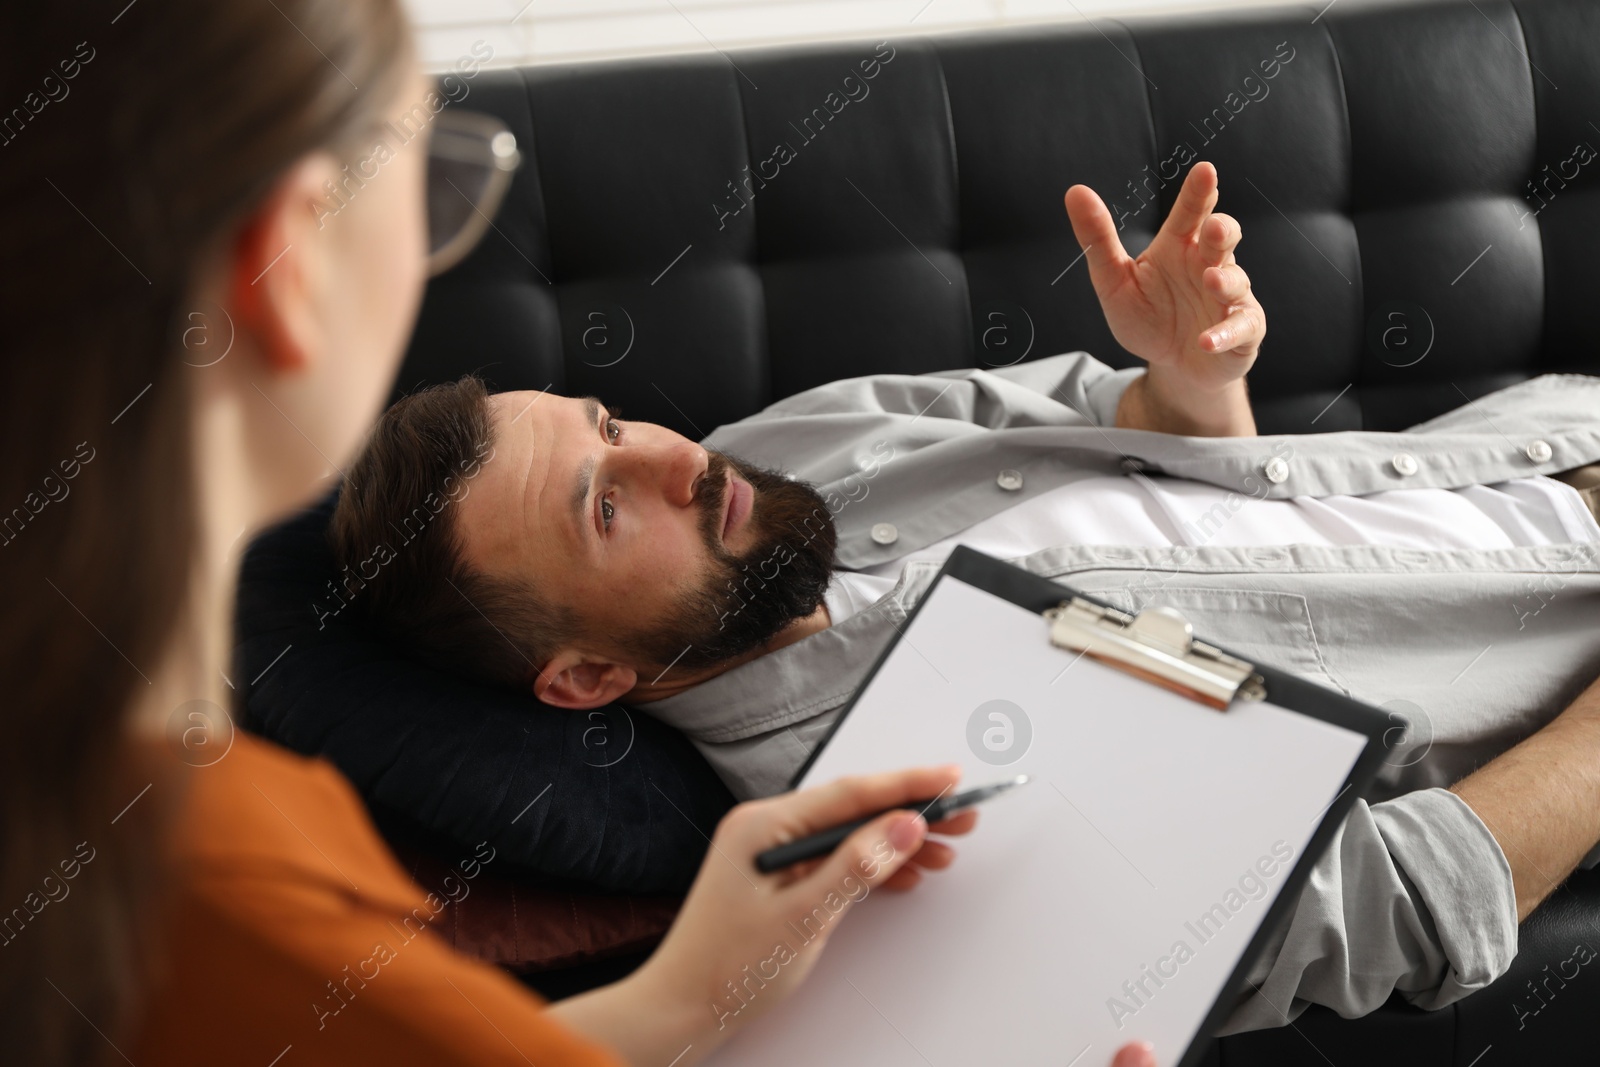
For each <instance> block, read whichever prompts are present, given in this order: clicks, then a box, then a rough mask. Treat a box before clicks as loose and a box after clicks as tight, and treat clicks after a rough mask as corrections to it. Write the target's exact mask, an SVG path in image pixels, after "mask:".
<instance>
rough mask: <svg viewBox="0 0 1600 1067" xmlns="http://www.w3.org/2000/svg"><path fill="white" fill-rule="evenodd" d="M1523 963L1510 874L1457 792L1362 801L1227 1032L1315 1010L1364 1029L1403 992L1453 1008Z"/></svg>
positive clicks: (1254, 972)
mask: <svg viewBox="0 0 1600 1067" xmlns="http://www.w3.org/2000/svg"><path fill="white" fill-rule="evenodd" d="M1516 952H1517V902H1516V893H1515V891H1514V889H1513V887H1512V882H1511V867H1510V865H1509V864H1508V863H1507V862H1506V858H1505V855H1504V854H1503V853H1502V852H1501V851H1500V845H1499V843H1498V842H1496V841H1495V839H1494V836H1493V835H1492V834H1490V833H1489V830H1488V828H1487V827H1486V826H1484V824H1483V821H1482V820H1481V819H1479V818H1478V816H1477V815H1476V813H1474V812H1473V810H1472V809H1471V808H1470V807H1468V806H1467V803H1466V801H1464V800H1462V799H1461V798H1460V797H1458V796H1456V795H1455V794H1454V793H1452V792H1450V791H1449V790H1446V789H1424V790H1419V791H1417V792H1415V793H1408V794H1406V795H1405V796H1402V797H1397V798H1395V799H1394V800H1389V801H1385V802H1383V803H1381V804H1374V805H1371V806H1370V807H1369V806H1368V805H1367V804H1366V803H1365V802H1364V801H1358V802H1357V803H1356V805H1355V807H1354V808H1353V809H1352V810H1351V812H1350V815H1349V817H1348V818H1347V819H1346V820H1345V822H1344V825H1343V826H1342V827H1341V828H1340V830H1339V833H1338V834H1337V835H1336V836H1335V837H1334V839H1333V842H1332V844H1331V845H1330V846H1329V848H1328V851H1327V853H1326V854H1324V855H1323V857H1322V858H1321V860H1320V861H1318V862H1317V864H1316V865H1315V866H1314V867H1313V868H1312V872H1311V879H1310V881H1309V882H1308V883H1307V884H1306V886H1305V888H1304V889H1303V890H1302V891H1301V894H1300V900H1299V903H1298V904H1297V906H1296V908H1295V910H1294V912H1293V914H1292V915H1291V917H1290V919H1289V921H1288V922H1287V924H1286V925H1285V926H1284V927H1283V928H1282V929H1281V930H1279V931H1277V932H1275V934H1274V935H1273V938H1272V940H1271V941H1270V942H1269V944H1268V946H1267V950H1266V952H1264V953H1263V954H1262V957H1261V958H1260V959H1259V960H1258V961H1257V962H1256V964H1255V966H1254V967H1252V969H1251V972H1250V975H1249V984H1248V985H1247V986H1246V990H1245V992H1246V995H1245V997H1244V999H1243V1000H1241V1002H1240V1004H1239V1006H1238V1007H1237V1008H1236V1009H1235V1011H1234V1013H1233V1015H1232V1016H1231V1017H1230V1018H1229V1019H1228V1021H1227V1023H1226V1024H1225V1025H1224V1026H1223V1027H1222V1029H1221V1030H1220V1031H1219V1033H1222V1034H1231V1033H1238V1032H1239V1031H1242V1030H1259V1029H1263V1028H1266V1027H1271V1026H1283V1025H1285V1024H1286V1023H1288V1022H1289V1021H1290V1020H1292V1019H1294V1018H1295V1017H1296V1016H1298V1015H1299V1014H1300V1013H1301V1012H1302V1011H1304V1010H1305V1009H1306V1007H1307V1006H1308V1005H1311V1004H1322V1005H1325V1006H1327V1007H1329V1008H1332V1009H1333V1010H1334V1011H1336V1012H1338V1013H1339V1014H1340V1015H1342V1016H1344V1017H1345V1018H1354V1017H1356V1016H1360V1015H1365V1014H1366V1013H1368V1012H1370V1011H1373V1010H1374V1009H1376V1008H1378V1007H1379V1006H1380V1005H1382V1004H1383V1003H1384V1002H1385V1001H1386V1000H1388V999H1389V997H1390V996H1391V995H1392V994H1393V993H1394V992H1396V991H1398V992H1399V993H1401V994H1402V995H1403V996H1404V997H1405V998H1406V1000H1408V1001H1409V1002H1411V1003H1412V1004H1415V1005H1416V1006H1418V1007H1420V1008H1427V1009H1434V1008H1442V1007H1444V1006H1445V1005H1447V1004H1451V1003H1453V1002H1455V1001H1457V1000H1460V999H1461V998H1462V997H1464V996H1466V995H1467V994H1468V993H1471V992H1473V991H1474V990H1476V989H1481V988H1483V987H1484V986H1486V985H1488V984H1489V983H1490V982H1492V981H1494V980H1495V979H1496V978H1497V977H1499V976H1500V975H1501V974H1503V973H1504V972H1505V970H1506V969H1507V968H1508V967H1509V966H1510V964H1511V960H1512V958H1513V957H1514V956H1515V955H1516Z"/></svg>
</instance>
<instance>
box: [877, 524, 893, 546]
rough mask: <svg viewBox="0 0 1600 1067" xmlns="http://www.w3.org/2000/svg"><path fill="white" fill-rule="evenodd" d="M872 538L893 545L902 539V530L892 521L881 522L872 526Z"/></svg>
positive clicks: (882, 543)
mask: <svg viewBox="0 0 1600 1067" xmlns="http://www.w3.org/2000/svg"><path fill="white" fill-rule="evenodd" d="M872 539H873V540H874V541H876V542H878V544H880V545H892V544H894V543H895V542H896V541H898V540H899V539H900V531H899V530H896V529H895V528H894V523H892V522H880V523H878V524H877V525H876V526H874V527H873V528H872Z"/></svg>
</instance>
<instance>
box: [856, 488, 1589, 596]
mask: <svg viewBox="0 0 1600 1067" xmlns="http://www.w3.org/2000/svg"><path fill="white" fill-rule="evenodd" d="M1229 497H1232V499H1233V504H1234V505H1235V509H1234V510H1229V507H1228V503H1227V502H1228V499H1229ZM1571 542H1600V525H1597V524H1596V523H1595V520H1594V516H1593V515H1591V514H1590V513H1589V509H1588V507H1587V506H1585V504H1584V502H1583V498H1582V497H1580V496H1579V495H1578V491H1577V490H1576V489H1574V488H1572V487H1571V486H1569V485H1567V484H1565V483H1564V482H1558V481H1556V480H1554V479H1553V478H1546V477H1544V476H1542V475H1539V476H1535V477H1531V478H1518V479H1516V480H1514V481H1509V482H1500V483H1498V484H1496V485H1470V486H1465V487H1463V488H1460V489H1391V490H1388V491H1386V492H1382V493H1371V494H1368V495H1366V496H1325V497H1291V498H1289V499H1286V500H1258V499H1254V498H1251V497H1247V496H1243V495H1241V494H1239V493H1234V492H1230V491H1229V490H1227V489H1222V488H1219V487H1217V486H1214V485H1207V484H1205V483H1203V482H1192V481H1187V480H1184V479H1180V478H1161V477H1154V478H1152V477H1131V478H1130V477H1096V478H1086V479H1083V480H1081V481H1076V482H1072V483H1070V484H1068V485H1063V486H1059V487H1058V488H1055V489H1051V490H1049V491H1047V492H1044V493H1040V494H1039V495H1038V496H1035V497H1033V498H1032V499H1029V500H1025V501H1023V502H1021V503H1019V504H1017V505H1016V506H1014V507H1010V508H1007V509H1006V510H1004V511H1002V512H1000V513H999V514H996V515H992V516H990V517H989V518H987V519H985V520H983V521H982V522H979V523H976V524H974V525H972V526H970V527H968V528H967V529H965V530H963V531H961V532H960V533H959V534H956V535H955V536H953V537H947V538H945V539H944V540H943V541H939V542H937V543H935V544H932V545H929V546H928V547H926V548H923V549H919V550H918V551H916V552H910V553H907V554H906V555H904V556H901V557H900V558H899V559H896V560H893V561H891V562H889V563H884V564H880V565H879V566H876V567H873V568H870V569H869V570H865V571H835V572H834V576H833V581H832V583H831V584H830V585H829V586H828V592H827V597H826V599H827V605H828V614H829V616H830V617H831V618H832V620H833V622H834V623H835V624H838V623H840V622H843V621H844V620H845V619H847V618H849V617H850V616H851V615H854V614H855V613H856V612H858V611H860V610H862V609H863V608H866V607H869V606H870V605H871V604H873V603H874V602H875V601H877V600H878V598H880V597H882V596H883V595H884V594H885V593H887V592H888V591H889V590H890V589H892V588H894V584H895V582H896V581H898V580H899V578H900V571H901V569H902V568H903V567H904V566H905V565H906V564H907V563H910V562H912V561H913V560H929V559H931V560H938V561H941V562H942V561H943V560H944V558H945V557H946V556H948V555H949V554H950V552H951V550H952V549H954V548H955V546H956V545H958V544H964V545H968V546H970V547H972V548H975V549H977V550H978V551H980V552H984V553H987V554H988V555H991V556H996V557H998V558H1000V559H1014V558H1016V557H1019V556H1026V555H1029V554H1030V553H1033V552H1038V551H1040V550H1041V549H1045V548H1053V547H1055V546H1056V545H1067V544H1080V545H1131V546H1136V547H1141V548H1165V547H1173V546H1177V545H1189V546H1194V547H1199V546H1201V545H1218V546H1228V547H1241V546H1256V545H1292V544H1302V545H1328V546H1346V545H1381V546H1385V547H1394V548H1422V549H1434V550H1447V549H1488V548H1518V547H1526V546H1532V545H1550V544H1566V543H1571Z"/></svg>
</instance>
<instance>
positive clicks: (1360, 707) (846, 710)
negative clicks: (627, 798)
mask: <svg viewBox="0 0 1600 1067" xmlns="http://www.w3.org/2000/svg"><path fill="white" fill-rule="evenodd" d="M946 578H954V579H957V580H959V581H962V582H965V583H966V584H968V585H971V586H974V587H976V588H978V589H982V590H984V591H986V592H989V593H992V594H994V595H995V596H998V597H1000V598H1001V599H1003V600H1007V601H1009V602H1011V603H1012V604H1015V605H1017V606H1018V607H1021V608H1025V609H1027V610H1028V611H1031V612H1034V613H1036V614H1040V615H1043V614H1044V613H1046V612H1047V611H1050V610H1051V609H1054V608H1058V607H1059V606H1061V605H1062V604H1063V602H1067V601H1070V600H1072V599H1073V598H1077V599H1078V600H1080V601H1084V602H1087V603H1090V604H1094V605H1097V606H1099V607H1100V608H1103V609H1109V610H1110V611H1112V612H1113V613H1116V609H1115V608H1114V607H1113V606H1112V605H1109V604H1106V603H1105V602H1104V601H1099V600H1096V599H1095V598H1093V597H1089V596H1086V595H1085V594H1083V593H1080V592H1078V591H1077V590H1074V589H1073V588H1072V587H1071V586H1069V585H1065V584H1063V583H1059V582H1056V581H1053V580H1051V579H1049V578H1044V577H1041V576H1039V575H1037V574H1033V573H1030V572H1028V571H1025V570H1023V569H1021V568H1020V567H1016V566H1013V565H1012V564H1009V563H1006V562H1004V561H1003V560H999V559H995V558H994V557H992V556H988V555H985V554H984V553H982V552H979V551H977V550H975V549H972V548H969V547H967V546H966V545H958V546H956V548H955V550H954V551H952V552H951V554H950V556H949V557H948V558H947V559H946V561H945V564H944V566H943V567H942V568H940V570H939V573H938V574H937V575H935V576H934V578H933V580H932V581H931V582H930V583H929V585H928V587H927V589H926V590H925V591H924V592H923V594H922V596H921V598H920V599H919V600H918V601H917V604H916V605H915V606H914V607H913V608H912V610H911V611H910V612H909V613H908V615H907V617H906V621H905V623H904V624H902V625H901V627H900V633H898V634H897V635H896V637H895V639H894V640H892V641H890V642H889V643H888V645H886V646H885V648H884V649H883V651H882V652H881V653H880V654H879V655H878V658H877V659H876V660H875V661H874V662H873V664H872V667H871V669H870V670H868V671H867V674H866V676H865V677H864V678H863V679H862V682H861V685H860V686H859V687H858V688H857V689H856V692H855V693H854V694H853V695H852V696H851V698H850V701H849V702H848V703H847V704H846V705H845V706H844V707H843V708H842V709H841V710H840V712H839V716H838V718H837V719H835V720H834V722H833V724H832V726H830V727H829V729H828V732H827V734H825V735H824V736H823V739H822V741H821V742H820V743H818V745H817V746H816V748H815V749H813V750H812V752H811V754H810V755H809V756H808V757H807V759H806V761H805V762H804V763H803V764H801V766H800V769H799V770H797V771H796V772H795V774H794V777H793V778H792V779H791V780H790V783H789V785H790V788H791V789H792V788H797V787H798V785H799V783H800V782H801V781H803V780H804V778H805V776H806V774H807V773H808V772H809V771H810V769H811V767H812V765H813V764H814V763H815V762H816V760H817V758H818V757H819V756H820V755H821V754H822V751H823V750H824V749H825V748H826V747H827V746H828V743H829V742H830V741H832V740H833V738H834V736H835V735H836V734H837V733H838V731H839V729H840V727H841V726H843V725H844V722H845V720H846V718H847V717H848V716H849V715H850V713H851V711H853V710H854V709H855V706H856V704H857V703H858V702H859V700H860V698H861V696H862V694H863V693H865V692H866V691H867V689H868V688H869V687H870V686H871V685H872V682H873V679H874V678H875V677H876V676H877V674H878V672H879V670H880V669H881V668H882V666H883V665H884V663H885V662H886V661H887V660H888V659H889V657H890V655H891V654H892V653H893V652H894V650H895V648H896V646H897V645H898V644H899V643H900V639H901V637H902V636H903V634H904V632H905V630H906V629H909V627H910V626H911V624H912V622H914V621H915V619H916V617H917V614H918V613H919V612H920V611H921V610H922V606H923V605H924V604H926V603H928V602H929V601H930V600H931V599H932V596H933V592H934V590H935V588H937V586H938V585H939V583H940V582H942V581H944V580H945V579H946ZM1119 614H1120V613H1119ZM1210 647H1211V648H1212V649H1213V650H1220V651H1221V652H1222V653H1224V654H1225V655H1226V656H1228V657H1232V658H1235V659H1238V660H1240V661H1243V662H1245V663H1247V665H1249V666H1251V667H1253V668H1254V682H1257V683H1259V685H1260V687H1261V688H1260V695H1262V696H1265V697H1269V698H1270V699H1271V701H1272V703H1273V704H1275V705H1277V706H1278V707H1281V708H1284V709H1286V710H1288V711H1293V712H1297V713H1299V714H1301V715H1307V716H1310V717H1312V718H1315V719H1320V720H1322V721H1323V722H1327V723H1330V724H1332V725H1335V726H1339V727H1342V728H1344V729H1346V730H1349V731H1351V732H1353V733H1356V734H1360V735H1363V736H1365V737H1366V739H1367V740H1366V745H1365V747H1364V748H1363V750H1362V752H1361V755H1360V756H1359V757H1358V758H1357V759H1356V761H1355V763H1354V764H1353V765H1352V767H1351V770H1350V773H1349V775H1348V776H1347V778H1346V780H1345V783H1344V787H1343V788H1342V789H1341V790H1340V791H1339V793H1338V794H1337V795H1336V796H1335V797H1334V799H1333V801H1332V803H1330V804H1329V805H1328V807H1327V808H1326V809H1324V811H1323V814H1322V818H1321V822H1320V823H1319V824H1318V826H1317V829H1316V831H1315V832H1314V833H1313V834H1312V835H1311V838H1310V839H1309V841H1308V842H1307V844H1306V846H1305V848H1304V849H1303V850H1302V851H1301V853H1300V855H1299V856H1298V857H1297V858H1296V861H1295V865H1294V868H1293V869H1292V870H1291V871H1290V873H1289V875H1288V877H1287V878H1286V879H1285V880H1284V884H1283V888H1282V889H1281V890H1280V891H1279V893H1278V894H1277V896H1276V897H1275V898H1274V900H1273V901H1272V904H1271V906H1270V907H1269V908H1268V909H1267V913H1266V915H1265V917H1264V918H1263V919H1262V920H1261V923H1260V925H1259V926H1258V927H1257V928H1256V930H1255V932H1254V933H1253V934H1252V935H1251V937H1250V941H1249V943H1248V945H1247V947H1246V948H1245V950H1244V952H1243V953H1242V954H1241V955H1240V957H1239V959H1238V961H1237V962H1236V963H1235V965H1234V967H1233V970H1232V971H1231V972H1230V974H1229V976H1228V978H1227V980H1226V981H1225V982H1224V983H1223V986H1222V988H1221V991H1220V992H1219V993H1218V995H1217V997H1216V999H1215V1000H1214V1001H1213V1003H1212V1005H1211V1008H1210V1010H1209V1011H1208V1012H1207V1013H1206V1015H1205V1018H1204V1021H1203V1022H1202V1023H1201V1025H1200V1028H1199V1030H1198V1031H1196V1033H1195V1035H1194V1037H1193V1038H1192V1039H1191V1040H1190V1043H1189V1045H1188V1047H1187V1048H1186V1049H1185V1050H1184V1052H1183V1055H1182V1056H1181V1057H1179V1058H1178V1059H1177V1060H1176V1061H1175V1063H1176V1065H1177V1067H1198V1065H1199V1063H1200V1061H1201V1060H1202V1059H1203V1058H1204V1057H1205V1055H1206V1053H1207V1051H1208V1050H1209V1048H1210V1045H1211V1041H1212V1035H1213V1034H1214V1033H1215V1031H1216V1030H1217V1028H1218V1027H1220V1026H1221V1025H1222V1024H1223V1023H1224V1022H1226V1021H1227V1019H1228V1017H1229V1016H1230V1015H1232V1014H1233V1011H1234V1009H1235V1007H1236V1006H1237V1005H1238V1003H1239V999H1240V994H1241V992H1242V991H1243V987H1244V985H1245V982H1246V978H1247V976H1248V974H1249V973H1250V968H1251V967H1252V966H1253V965H1254V964H1255V962H1256V960H1257V959H1259V958H1260V956H1261V954H1262V953H1263V952H1264V951H1265V949H1266V945H1267V942H1268V941H1269V940H1270V939H1271V937H1272V934H1273V933H1274V931H1276V930H1277V929H1278V928H1279V926H1280V925H1281V924H1283V923H1285V922H1287V921H1288V919H1289V916H1290V913H1291V912H1292V911H1293V909H1294V907H1295V905H1296V904H1297V902H1298V900H1299V897H1300V891H1301V890H1302V889H1304V888H1305V885H1306V882H1307V881H1308V880H1309V879H1310V877H1311V870H1312V868H1313V867H1314V866H1315V865H1316V863H1317V862H1318V860H1320V859H1321V857H1322V856H1323V854H1324V853H1325V852H1326V851H1327V848H1328V844H1329V842H1330V841H1331V840H1332V838H1333V835H1334V834H1335V833H1336V832H1338V829H1339V827H1340V826H1341V825H1342V824H1343V822H1344V819H1345V816H1346V815H1348V814H1349V812H1350V809H1351V807H1352V806H1353V805H1354V804H1355V802H1356V800H1358V799H1360V798H1361V797H1363V796H1364V795H1365V793H1366V791H1367V789H1368V788H1369V787H1370V786H1371V785H1372V783H1373V782H1374V780H1375V779H1376V777H1377V773H1378V769H1379V767H1380V766H1381V765H1382V763H1383V759H1384V753H1385V744H1384V737H1385V735H1386V734H1389V733H1391V732H1392V731H1394V730H1396V729H1403V728H1404V724H1403V723H1398V722H1397V721H1396V720H1397V717H1396V716H1394V715H1392V714H1391V713H1389V712H1386V711H1382V710H1380V709H1378V708H1376V707H1373V706H1372V705H1370V704H1364V703H1362V702H1360V701H1358V700H1354V699H1352V698H1350V697H1347V696H1345V695H1344V694H1343V693H1339V692H1336V691H1335V690H1332V689H1329V688H1327V687H1325V686H1322V685H1318V684H1316V683H1315V682H1309V681H1307V680H1305V679H1304V678H1300V677H1297V676H1295V675H1292V674H1289V673H1288V672H1286V671H1282V670H1279V669H1277V668H1275V667H1273V666H1272V665H1270V664H1264V663H1259V662H1251V661H1248V660H1246V658H1245V657H1242V656H1239V654H1237V653H1233V652H1230V651H1229V650H1228V649H1227V648H1226V646H1225V645H1221V644H1211V645H1210ZM1134 673H1137V672H1134ZM1146 680H1147V681H1148V679H1146ZM1151 684H1155V683H1151ZM1196 713H1197V714H1219V713H1220V714H1226V712H1225V711H1223V712H1218V711H1213V710H1211V709H1210V708H1206V707H1203V706H1202V705H1201V704H1200V703H1197V704H1196ZM1131 1036H1137V1035H1131Z"/></svg>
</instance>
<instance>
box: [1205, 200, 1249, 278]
mask: <svg viewBox="0 0 1600 1067" xmlns="http://www.w3.org/2000/svg"><path fill="white" fill-rule="evenodd" d="M1243 236H1244V230H1243V229H1241V228H1240V226H1239V221H1238V220H1237V219H1235V218H1234V217H1233V216H1232V215H1224V214H1223V213H1222V212H1220V211H1213V212H1212V213H1211V215H1210V217H1208V218H1207V219H1206V220H1205V223H1204V225H1202V226H1201V227H1200V251H1201V254H1202V255H1203V256H1204V258H1205V261H1206V263H1208V264H1210V265H1212V266H1220V265H1221V264H1224V263H1231V262H1233V261H1232V259H1230V258H1229V257H1230V256H1231V255H1232V254H1233V250H1234V249H1235V248H1237V247H1238V246H1239V238H1241V237H1243Z"/></svg>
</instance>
